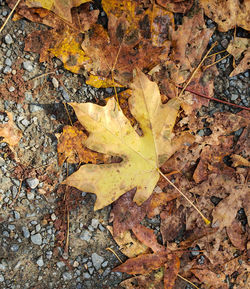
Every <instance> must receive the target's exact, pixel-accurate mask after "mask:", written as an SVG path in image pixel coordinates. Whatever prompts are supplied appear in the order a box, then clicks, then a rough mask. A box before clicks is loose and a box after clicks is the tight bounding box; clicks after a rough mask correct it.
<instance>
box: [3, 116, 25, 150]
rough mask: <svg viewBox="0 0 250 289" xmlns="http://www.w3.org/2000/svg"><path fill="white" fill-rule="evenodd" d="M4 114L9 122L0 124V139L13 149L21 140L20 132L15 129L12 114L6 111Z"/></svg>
mask: <svg viewBox="0 0 250 289" xmlns="http://www.w3.org/2000/svg"><path fill="white" fill-rule="evenodd" d="M6 114H7V116H8V118H9V121H8V122H7V123H6V124H0V137H3V139H2V140H1V142H6V143H8V144H9V145H10V147H14V146H16V145H18V143H19V141H20V139H21V138H22V132H21V131H20V130H19V129H18V128H17V127H16V125H15V122H14V121H13V115H12V113H11V112H8V111H6Z"/></svg>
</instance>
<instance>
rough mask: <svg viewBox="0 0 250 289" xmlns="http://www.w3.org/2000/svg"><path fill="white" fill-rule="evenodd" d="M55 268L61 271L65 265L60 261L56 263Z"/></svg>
mask: <svg viewBox="0 0 250 289" xmlns="http://www.w3.org/2000/svg"><path fill="white" fill-rule="evenodd" d="M56 266H57V267H58V268H59V269H61V268H63V267H64V266H65V263H64V262H63V261H60V262H57V263H56Z"/></svg>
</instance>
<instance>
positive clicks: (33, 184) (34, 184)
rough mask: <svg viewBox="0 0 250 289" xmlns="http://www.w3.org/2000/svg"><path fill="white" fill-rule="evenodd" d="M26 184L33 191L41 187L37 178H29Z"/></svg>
mask: <svg viewBox="0 0 250 289" xmlns="http://www.w3.org/2000/svg"><path fill="white" fill-rule="evenodd" d="M26 183H27V184H28V186H29V187H30V188H31V189H35V188H36V187H37V186H38V185H39V180H38V179H37V178H28V179H26Z"/></svg>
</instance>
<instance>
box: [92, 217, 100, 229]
mask: <svg viewBox="0 0 250 289" xmlns="http://www.w3.org/2000/svg"><path fill="white" fill-rule="evenodd" d="M98 225H99V221H98V220H97V219H92V221H91V226H92V227H93V228H95V229H96V228H97V227H98Z"/></svg>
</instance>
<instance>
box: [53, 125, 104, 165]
mask: <svg viewBox="0 0 250 289" xmlns="http://www.w3.org/2000/svg"><path fill="white" fill-rule="evenodd" d="M86 139H87V134H86V132H84V131H82V130H80V129H78V128H77V127H74V126H69V125H68V126H67V125H66V126H65V127H64V128H63V132H62V134H61V135H60V136H59V138H58V145H57V152H58V164H59V166H61V165H62V164H63V163H64V161H65V160H67V162H68V163H78V164H80V163H92V164H98V163H104V162H105V161H107V160H108V157H107V156H105V155H103V154H100V153H97V152H94V151H91V150H90V149H88V148H86V147H85V141H86Z"/></svg>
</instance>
